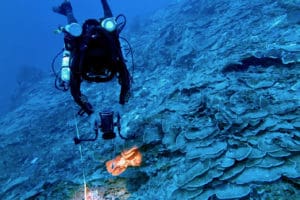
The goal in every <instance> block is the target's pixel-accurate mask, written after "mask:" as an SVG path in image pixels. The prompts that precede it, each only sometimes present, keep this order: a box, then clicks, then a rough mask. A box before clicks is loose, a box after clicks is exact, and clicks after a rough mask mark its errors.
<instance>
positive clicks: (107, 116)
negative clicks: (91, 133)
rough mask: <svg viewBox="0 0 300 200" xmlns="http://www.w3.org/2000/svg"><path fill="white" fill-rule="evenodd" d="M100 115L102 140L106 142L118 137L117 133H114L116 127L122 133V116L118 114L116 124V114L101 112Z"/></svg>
mask: <svg viewBox="0 0 300 200" xmlns="http://www.w3.org/2000/svg"><path fill="white" fill-rule="evenodd" d="M99 115H100V121H101V124H100V126H99V128H100V130H101V132H102V138H103V139H105V140H110V139H114V138H115V137H116V133H115V132H114V129H115V127H117V128H118V130H119V131H121V124H120V120H121V117H120V114H119V113H117V114H116V115H117V116H116V118H117V120H116V122H114V112H112V111H106V112H100V113H99Z"/></svg>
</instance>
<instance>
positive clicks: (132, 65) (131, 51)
mask: <svg viewBox="0 0 300 200" xmlns="http://www.w3.org/2000/svg"><path fill="white" fill-rule="evenodd" d="M120 39H122V40H124V41H125V42H126V43H127V45H128V47H129V48H128V49H125V50H126V51H128V52H126V56H127V55H128V54H130V56H131V67H132V69H131V72H132V73H131V74H132V75H131V77H130V78H131V81H132V82H133V74H134V69H135V65H134V56H133V50H132V47H131V45H130V43H129V42H128V40H127V39H126V38H124V37H120Z"/></svg>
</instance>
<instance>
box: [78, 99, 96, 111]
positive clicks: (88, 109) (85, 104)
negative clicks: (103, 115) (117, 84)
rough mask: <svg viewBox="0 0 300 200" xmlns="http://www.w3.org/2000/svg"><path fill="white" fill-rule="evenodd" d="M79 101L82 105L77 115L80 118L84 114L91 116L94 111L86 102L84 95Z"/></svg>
mask: <svg viewBox="0 0 300 200" xmlns="http://www.w3.org/2000/svg"><path fill="white" fill-rule="evenodd" d="M80 100H81V102H82V105H81V109H80V110H79V112H78V114H79V115H80V116H82V115H83V114H84V113H86V114H88V115H91V114H92V113H93V112H94V110H93V106H92V105H91V104H90V103H89V102H88V100H87V97H86V96H85V95H81V97H80Z"/></svg>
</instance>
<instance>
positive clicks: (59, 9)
mask: <svg viewBox="0 0 300 200" xmlns="http://www.w3.org/2000/svg"><path fill="white" fill-rule="evenodd" d="M52 10H53V12H56V13H58V14H61V15H64V16H67V15H68V13H72V12H73V9H72V5H71V3H70V1H68V0H65V1H64V2H63V3H62V4H61V5H60V6H55V7H53V8H52Z"/></svg>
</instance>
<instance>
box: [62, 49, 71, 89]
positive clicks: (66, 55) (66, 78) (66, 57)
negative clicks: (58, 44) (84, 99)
mask: <svg viewBox="0 0 300 200" xmlns="http://www.w3.org/2000/svg"><path fill="white" fill-rule="evenodd" d="M70 55H71V54H70V51H68V50H64V52H63V58H62V63H61V72H60V79H61V80H62V81H63V82H64V83H65V84H67V85H68V84H69V82H70V78H71V70H70Z"/></svg>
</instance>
